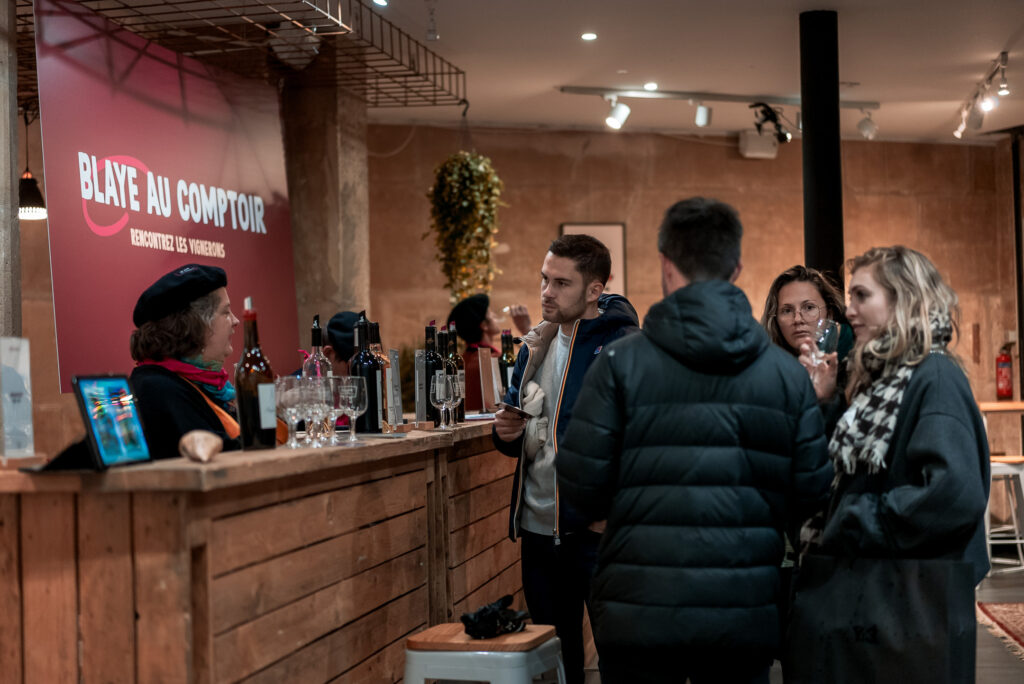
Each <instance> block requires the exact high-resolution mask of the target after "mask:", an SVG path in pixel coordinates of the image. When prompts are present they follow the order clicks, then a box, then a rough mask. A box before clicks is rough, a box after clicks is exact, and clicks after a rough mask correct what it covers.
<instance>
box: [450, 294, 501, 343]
mask: <svg viewBox="0 0 1024 684" xmlns="http://www.w3.org/2000/svg"><path fill="white" fill-rule="evenodd" d="M490 306H491V298H490V297H488V296H487V295H485V294H475V295H472V296H471V297H466V298H465V299H463V300H462V301H461V302H459V303H458V304H456V305H455V308H454V309H452V312H451V313H450V314H448V322H449V323H451V322H454V323H455V330H456V331H458V333H459V337H461V338H462V339H463V340H465V341H466V343H467V344H475V343H476V342H479V341H480V338H481V337H482V336H483V332H482V331H481V330H480V324H481V323H483V322H484V320H485V319H486V318H487V309H489V308H490Z"/></svg>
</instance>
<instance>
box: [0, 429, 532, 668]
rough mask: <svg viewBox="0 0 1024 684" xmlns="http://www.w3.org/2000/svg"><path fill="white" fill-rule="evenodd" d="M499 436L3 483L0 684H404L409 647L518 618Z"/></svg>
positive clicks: (472, 432) (421, 436)
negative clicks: (495, 605) (512, 615)
mask: <svg viewBox="0 0 1024 684" xmlns="http://www.w3.org/2000/svg"><path fill="white" fill-rule="evenodd" d="M490 431H491V424H490V422H483V423H470V424H466V425H463V426H460V427H459V428H458V429H457V430H456V431H455V432H454V433H445V432H433V431H432V432H419V431H413V432H411V433H409V436H408V437H406V438H403V439H372V438H368V439H367V441H368V442H369V445H368V446H365V447H358V448H354V449H345V448H332V449H298V450H288V449H282V448H278V449H275V450H273V451H254V452H234V453H227V454H221V455H219V456H218V457H217V459H216V460H215V461H214V462H213V463H210V464H205V465H204V464H198V463H192V462H188V461H185V460H183V459H175V460H172V461H161V462H156V463H152V464H146V465H142V466H135V467H127V468H121V469H114V470H111V471H109V472H107V473H103V474H98V473H96V474H60V473H48V474H25V473H20V472H17V471H10V470H8V471H4V472H0V673H2V676H0V679H2V681H3V682H5V683H10V682H26V683H35V682H47V683H48V684H50V683H57V682H69V683H71V682H79V681H82V682H235V681H246V682H327V681H330V682H394V681H398V680H400V679H401V678H402V668H403V665H404V650H403V645H404V639H405V637H407V636H408V635H409V634H412V633H415V632H417V631H420V630H422V629H424V628H425V627H427V626H429V625H432V624H437V623H441V622H451V621H457V620H458V616H459V615H460V614H461V613H462V612H464V611H466V610H473V609H476V608H477V607H479V606H480V605H482V604H483V603H487V602H490V601H494V600H496V599H497V598H498V597H499V596H501V595H503V594H514V595H516V604H517V607H522V605H523V601H522V595H521V583H520V571H519V549H518V546H517V545H515V544H513V543H512V542H510V541H509V540H508V539H507V538H506V532H507V523H508V502H509V492H510V490H511V486H512V485H511V479H512V477H511V476H512V472H513V469H514V466H515V461H514V460H513V459H510V458H506V457H505V456H503V455H501V454H499V453H498V452H496V451H494V450H493V449H492V446H491V438H490Z"/></svg>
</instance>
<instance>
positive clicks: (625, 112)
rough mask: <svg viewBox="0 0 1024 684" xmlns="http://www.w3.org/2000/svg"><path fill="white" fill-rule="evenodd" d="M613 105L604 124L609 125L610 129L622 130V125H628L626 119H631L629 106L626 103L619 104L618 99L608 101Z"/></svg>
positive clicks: (613, 98) (612, 98)
mask: <svg viewBox="0 0 1024 684" xmlns="http://www.w3.org/2000/svg"><path fill="white" fill-rule="evenodd" d="M608 101H609V102H611V104H612V109H611V111H610V112H608V116H607V117H606V118H605V120H604V122H605V124H607V125H608V128H614V129H615V130H619V129H620V128H622V124H624V123H626V119H628V118H629V105H627V104H626V103H625V102H619V101H618V98H616V97H614V96H613V97H611V98H609V99H608Z"/></svg>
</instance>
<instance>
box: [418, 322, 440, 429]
mask: <svg viewBox="0 0 1024 684" xmlns="http://www.w3.org/2000/svg"><path fill="white" fill-rule="evenodd" d="M423 370H424V380H425V385H426V386H425V388H424V390H425V391H426V396H427V412H426V416H427V420H431V421H433V422H434V427H437V426H438V425H440V424H441V411H440V410H439V409H437V408H434V405H433V404H431V403H430V379H431V378H433V377H436V376H437V374H438V373H439V372H440V373H442V374H443V373H444V372H445V363H444V359H442V358H441V355H440V354H438V353H437V328H435V327H434V325H433V322H431V325H428V326H427V327H426V335H425V346H424V352H423Z"/></svg>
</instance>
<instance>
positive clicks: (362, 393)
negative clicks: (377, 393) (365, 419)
mask: <svg viewBox="0 0 1024 684" xmlns="http://www.w3.org/2000/svg"><path fill="white" fill-rule="evenodd" d="M338 397H339V401H340V402H341V403H340V405H341V406H342V408H343V410H344V411H345V415H347V416H348V441H346V442H343V443H342V444H343V446H350V447H353V446H362V445H363V444H365V443H366V442H361V441H359V440H358V439H356V418H357V417H358V416H361V415H363V414H364V413H365V412H366V378H363V377H358V376H355V375H346V376H344V377H342V378H341V386H340V387H339V388H338Z"/></svg>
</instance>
